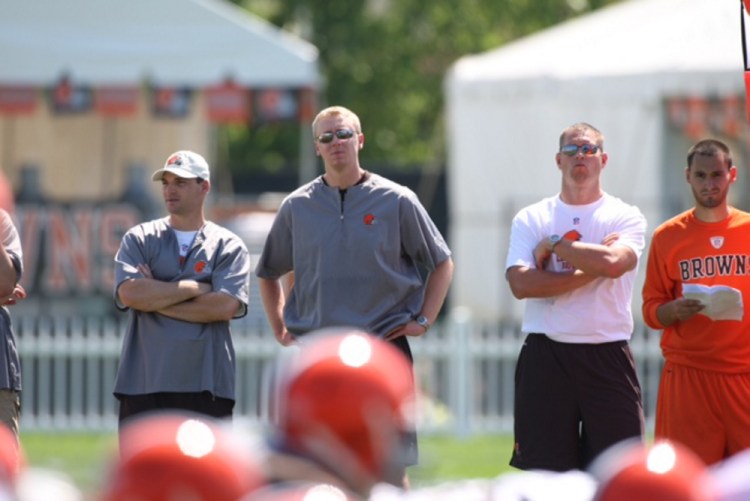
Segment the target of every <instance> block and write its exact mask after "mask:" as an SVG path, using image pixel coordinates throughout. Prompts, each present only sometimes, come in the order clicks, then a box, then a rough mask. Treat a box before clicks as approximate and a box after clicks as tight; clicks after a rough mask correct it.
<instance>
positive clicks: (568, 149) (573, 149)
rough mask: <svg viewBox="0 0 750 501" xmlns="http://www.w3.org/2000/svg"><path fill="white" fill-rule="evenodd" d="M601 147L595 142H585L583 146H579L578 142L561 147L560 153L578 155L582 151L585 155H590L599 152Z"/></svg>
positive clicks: (570, 155)
mask: <svg viewBox="0 0 750 501" xmlns="http://www.w3.org/2000/svg"><path fill="white" fill-rule="evenodd" d="M600 149H601V148H599V147H598V146H597V145H595V144H583V145H581V146H578V145H577V144H566V145H565V146H563V147H562V148H560V153H562V154H563V155H567V156H569V157H572V156H575V155H577V154H578V152H579V151H580V152H581V153H583V155H584V156H586V157H590V156H592V155H596V154H597V153H599V150H600Z"/></svg>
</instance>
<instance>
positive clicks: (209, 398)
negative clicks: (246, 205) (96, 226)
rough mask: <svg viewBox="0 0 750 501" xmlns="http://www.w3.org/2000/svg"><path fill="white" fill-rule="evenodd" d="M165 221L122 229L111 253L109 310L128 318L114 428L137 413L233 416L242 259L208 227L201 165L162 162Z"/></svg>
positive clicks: (242, 309)
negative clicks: (233, 328)
mask: <svg viewBox="0 0 750 501" xmlns="http://www.w3.org/2000/svg"><path fill="white" fill-rule="evenodd" d="M152 180H154V181H161V184H162V193H163V196H164V202H165V205H166V208H167V212H168V215H167V216H166V217H163V218H161V219H156V220H154V221H149V222H145V223H142V224H139V225H137V226H135V227H133V228H131V229H130V230H129V231H128V232H127V233H126V234H125V236H124V237H123V239H122V243H121V245H120V249H119V251H118V252H117V255H116V256H115V291H114V296H115V304H116V305H117V307H118V308H119V309H121V310H123V311H128V315H129V322H128V328H127V332H126V334H125V338H124V340H123V346H122V354H121V358H120V365H119V369H118V372H117V379H116V381H115V389H114V394H115V396H116V397H117V398H118V399H119V401H120V415H119V418H120V424H122V422H123V420H125V419H127V418H129V417H131V416H133V415H135V414H139V413H142V412H147V411H151V410H157V409H184V410H189V411H195V412H199V413H203V414H207V415H211V416H214V417H228V416H231V415H232V409H233V407H234V401H235V394H234V385H235V355H234V346H233V344H232V338H231V335H230V330H229V321H230V320H231V319H233V318H240V317H242V316H244V315H245V314H246V312H247V302H248V294H249V283H248V281H249V271H250V259H249V255H248V252H247V248H246V247H245V244H244V243H243V242H242V240H241V239H240V238H239V237H237V236H236V235H234V234H233V233H231V232H230V231H228V230H227V229H225V228H223V227H221V226H219V225H217V224H215V223H212V222H211V221H207V220H206V219H205V216H204V202H205V199H206V196H207V195H208V192H209V190H210V187H211V185H210V181H209V168H208V164H207V163H206V160H205V159H204V158H203V157H202V156H200V155H198V154H196V153H193V152H191V151H178V152H176V153H174V154H172V155H170V156H169V158H168V159H167V161H166V163H165V165H164V167H163V168H162V169H160V170H158V171H156V172H155V173H154V174H153V176H152Z"/></svg>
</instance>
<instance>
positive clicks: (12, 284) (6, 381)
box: [0, 171, 26, 439]
mask: <svg viewBox="0 0 750 501" xmlns="http://www.w3.org/2000/svg"><path fill="white" fill-rule="evenodd" d="M13 205H14V201H13V192H12V190H11V186H10V183H9V182H8V180H7V179H6V177H5V175H3V174H2V172H1V171H0V339H2V343H0V365H1V366H2V367H1V368H0V423H2V424H3V425H5V426H7V427H8V428H9V429H10V430H11V431H12V432H13V433H14V434H15V436H16V439H18V435H19V425H20V419H21V360H20V358H19V356H18V350H17V348H16V336H15V333H14V332H13V326H12V322H11V318H10V313H9V312H8V308H7V307H8V306H12V305H14V304H15V303H16V301H18V300H20V299H23V298H25V297H26V291H25V290H24V288H23V286H21V284H19V283H18V282H19V281H20V280H21V275H22V274H23V252H22V251H21V239H20V237H19V235H18V231H17V230H16V227H15V225H14V223H13V218H12V216H11V212H12V211H13Z"/></svg>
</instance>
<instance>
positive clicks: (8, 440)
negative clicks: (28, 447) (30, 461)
mask: <svg viewBox="0 0 750 501" xmlns="http://www.w3.org/2000/svg"><path fill="white" fill-rule="evenodd" d="M25 465H26V460H25V457H24V453H23V449H22V448H21V445H20V444H19V443H18V437H16V434H15V433H13V431H12V430H11V429H10V428H8V426H6V425H5V424H3V423H0V484H10V485H12V484H14V483H15V482H16V480H17V479H18V475H19V474H20V472H21V470H22V469H23V468H24V466H25Z"/></svg>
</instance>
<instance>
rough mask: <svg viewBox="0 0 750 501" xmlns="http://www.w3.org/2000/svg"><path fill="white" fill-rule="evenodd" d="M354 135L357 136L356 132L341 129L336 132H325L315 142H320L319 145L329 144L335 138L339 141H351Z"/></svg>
mask: <svg viewBox="0 0 750 501" xmlns="http://www.w3.org/2000/svg"><path fill="white" fill-rule="evenodd" d="M354 134H356V132H354V131H353V130H351V129H339V130H337V131H334V132H324V133H322V134H321V135H319V136H318V137H316V138H315V140H316V141H318V142H319V143H323V144H328V143H330V142H331V141H333V137H334V136H335V137H336V138H337V139H350V138H352V137H354Z"/></svg>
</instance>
